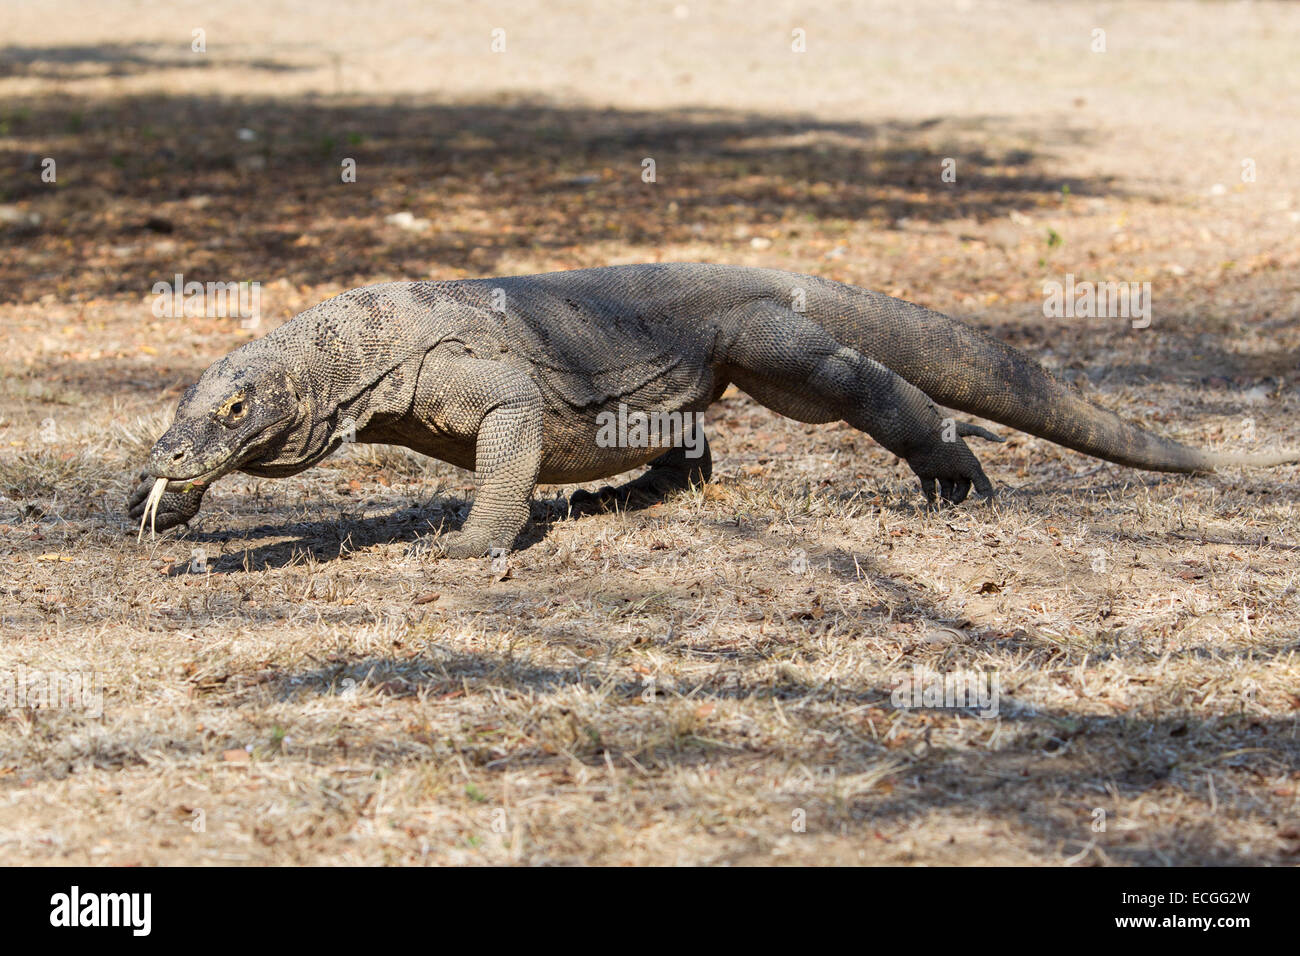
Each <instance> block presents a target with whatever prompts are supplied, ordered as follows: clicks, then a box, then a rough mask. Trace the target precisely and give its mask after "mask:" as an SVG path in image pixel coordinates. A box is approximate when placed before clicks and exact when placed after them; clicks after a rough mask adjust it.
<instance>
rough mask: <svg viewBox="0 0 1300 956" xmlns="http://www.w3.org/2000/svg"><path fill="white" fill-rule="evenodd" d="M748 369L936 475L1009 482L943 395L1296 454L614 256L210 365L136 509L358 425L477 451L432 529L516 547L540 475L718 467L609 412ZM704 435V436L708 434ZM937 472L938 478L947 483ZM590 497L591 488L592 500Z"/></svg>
mask: <svg viewBox="0 0 1300 956" xmlns="http://www.w3.org/2000/svg"><path fill="white" fill-rule="evenodd" d="M731 382H734V383H735V384H736V385H737V386H738V387H739V388H741V389H743V390H744V391H746V392H748V393H749V394H750V395H751V396H753V397H754V398H755V399H756V400H758V401H759V402H761V403H762V404H764V405H766V406H767V407H769V408H771V409H774V410H775V411H778V412H780V413H781V414H783V415H787V416H789V417H791V418H795V419H797V420H799V421H803V422H813V423H822V422H831V421H838V420H843V421H846V422H848V423H849V424H851V425H853V426H854V427H855V428H858V429H861V430H862V431H864V432H866V433H868V434H869V435H871V436H872V437H873V438H874V439H876V441H878V442H879V443H880V444H881V445H883V446H884V447H885V448H887V449H889V450H890V451H892V452H893V453H894V454H896V455H898V456H899V457H900V458H903V459H904V460H905V461H907V463H908V464H909V465H910V466H911V468H912V470H913V471H914V472H915V473H916V474H917V476H918V477H919V478H920V480H921V487H922V490H923V491H924V493H925V495H926V497H927V498H928V499H929V500H930V501H931V502H933V501H934V500H935V497H936V491H937V493H938V494H939V495H941V496H942V497H943V498H944V499H945V500H947V501H950V502H953V503H958V502H960V501H962V500H963V499H964V498H965V497H966V496H967V494H968V493H969V492H970V489H971V488H972V486H973V487H974V489H975V490H976V492H978V493H979V494H980V495H982V496H984V497H986V498H987V497H991V496H992V494H993V487H992V485H991V484H990V482H989V480H988V478H987V477H986V476H985V475H984V472H983V470H982V469H981V468H980V465H979V462H978V461H976V459H975V456H974V455H973V454H972V453H971V452H970V450H969V449H968V448H967V447H966V444H965V442H963V441H962V437H963V436H971V435H976V436H979V437H982V438H988V439H993V440H998V439H996V437H995V436H993V435H991V434H990V433H989V432H987V431H985V430H984V429H981V428H977V427H975V426H972V425H966V424H957V425H951V424H950V425H949V427H945V421H944V419H943V415H942V413H941V412H940V411H939V409H938V408H937V407H936V404H935V403H936V402H937V403H939V404H942V405H944V406H948V407H951V408H956V409H960V410H961V411H964V412H968V413H971V414H974V415H978V416H980V417H983V418H987V419H991V420H993V421H997V422H1001V423H1002V424H1005V425H1009V426H1011V427H1014V428H1018V429H1021V430H1023V431H1027V432H1030V433H1032V434H1034V435H1038V436H1039V437H1042V438H1046V439H1048V440H1050V441H1054V442H1057V443H1058V444H1061V445H1065V446H1066V447H1069V448H1073V449H1075V450H1077V451H1081V452H1083V453H1085V454H1088V455H1092V456H1094V457H1097V458H1103V459H1106V460H1107V461H1113V462H1118V463H1120V464H1124V465H1131V466H1133V467H1136V468H1145V469H1150V470H1157V471H1178V472H1200V471H1211V470H1213V469H1214V468H1216V467H1220V466H1223V465H1231V464H1247V465H1272V464H1281V463H1283V462H1290V461H1296V460H1297V458H1298V457H1300V456H1298V455H1297V454H1296V453H1289V452H1288V453H1283V454H1277V455H1257V456H1230V455H1221V454H1215V453H1212V452H1207V451H1201V450H1198V449H1195V448H1190V447H1188V446H1186V445H1181V444H1179V443H1177V442H1174V441H1170V440H1168V439H1165V438H1161V437H1160V436H1158V435H1155V434H1153V433H1151V432H1148V431H1146V430H1144V429H1142V428H1139V427H1137V426H1135V425H1132V424H1129V423H1127V422H1124V421H1123V420H1121V419H1120V418H1118V417H1117V416H1115V415H1114V414H1112V413H1110V412H1108V411H1105V410H1104V409H1101V408H1098V407H1096V406H1094V405H1092V404H1090V403H1088V402H1086V401H1084V400H1083V399H1082V398H1080V397H1079V396H1077V395H1076V394H1075V393H1073V392H1072V391H1070V390H1069V389H1068V388H1066V387H1065V386H1064V385H1062V384H1061V383H1060V382H1058V381H1057V380H1056V379H1054V378H1053V377H1052V376H1051V375H1050V374H1049V373H1048V372H1047V371H1046V370H1045V369H1044V368H1043V367H1042V366H1040V365H1039V364H1038V363H1037V362H1035V361H1034V360H1033V359H1031V358H1030V357H1029V356H1027V355H1025V354H1023V353H1021V352H1019V351H1017V350H1015V349H1013V348H1011V347H1010V346H1007V345H1005V344H1003V343H1001V342H999V341H997V340H996V339H993V338H990V337H989V336H987V335H984V334H983V333H981V332H979V331H977V330H975V329H972V328H970V327H968V326H965V325H963V324H961V323H960V322H957V321H956V320H954V319H950V318H948V317H947V316H943V315H940V314H938V313H935V312H931V311H929V310H927V309H924V308H922V307H920V306H917V305H913V304H911V303H908V302H903V301H901V300H899V299H893V298H890V297H889V296H885V295H881V294H879V293H875V292H868V291H866V290H863V289H858V288H855V287H853V286H847V285H842V284H840V283H836V282H830V281H828V280H826V279H818V278H815V277H813V276H805V275H797V274H794V273H787V272H777V271H772V270H765V269H748V268H740V267H734V266H715V265H705V264H699V263H674V264H665V265H639V266H611V267H608V268H603V269H583V270H578V271H573V272H556V273H549V274H546V275H536V276H515V277H511V278H502V279H475V280H464V281H459V282H398V283H390V284H387V285H376V286H367V287H365V288H361V289H354V290H352V291H349V292H345V293H343V294H342V295H339V296H336V297H334V298H333V299H329V300H327V301H325V302H322V303H320V304H319V305H316V306H314V307H312V308H310V309H308V310H307V311H305V312H303V313H302V314H300V315H298V316H296V317H295V318H294V319H292V320H291V321H289V322H287V323H285V324H284V325H283V326H281V327H280V328H278V329H276V330H275V331H273V332H271V333H270V334H269V335H267V336H265V337H264V338H262V339H259V340H257V341H254V342H250V343H248V344H247V345H244V346H243V347H242V348H239V349H237V350H236V351H234V352H232V353H231V354H230V355H227V356H226V357H225V358H223V359H221V360H220V361H218V362H216V363H215V364H213V365H212V367H211V368H209V369H208V370H207V371H206V372H204V373H203V376H202V377H201V378H200V379H199V381H198V382H197V383H196V384H195V385H194V386H193V387H192V388H190V389H189V391H187V392H186V393H185V395H184V397H183V398H182V399H181V401H180V405H179V406H178V408H177V411H176V419H175V422H174V423H173V425H172V426H171V427H170V428H169V429H168V430H167V432H166V434H164V435H163V436H162V438H160V439H159V440H158V442H157V444H156V445H155V446H154V447H153V449H152V451H151V452H150V454H149V458H148V461H147V462H146V463H145V467H144V470H143V472H142V473H141V475H140V482H139V484H138V485H137V487H136V488H135V490H134V491H133V492H132V495H131V498H130V501H129V502H128V510H129V513H130V515H131V516H132V517H133V518H143V517H144V511H145V506H146V503H147V499H148V497H149V493H150V489H151V487H152V486H153V485H154V483H155V482H156V480H157V479H159V478H163V479H166V480H167V484H166V485H165V491H161V492H160V493H161V498H160V501H159V504H158V510H157V513H156V515H155V516H154V518H155V525H156V527H157V528H159V529H163V528H168V527H172V526H174V525H178V524H183V523H184V522H186V521H188V520H189V519H190V518H192V517H193V516H194V515H195V514H197V513H198V510H199V505H200V503H201V500H202V496H203V493H204V491H205V490H206V489H207V487H208V486H210V485H211V483H212V482H213V481H215V480H216V479H217V478H219V477H221V476H222V475H224V474H226V473H228V472H231V471H236V470H238V471H243V472H246V473H248V474H253V475H262V476H268V477H279V476H283V475H291V474H296V473H297V472H300V471H302V470H304V469H306V468H309V467H311V466H312V465H314V464H316V463H317V462H319V461H320V460H322V459H323V458H325V457H326V456H327V455H329V454H330V453H331V452H332V451H333V450H334V449H335V448H337V447H338V445H339V444H340V443H341V442H342V441H344V440H345V439H348V438H351V437H352V436H355V440H356V441H362V442H380V443H386V444H395V445H404V446H406V447H407V448H411V449H413V450H415V451H418V452H421V453H423V454H426V455H430V456H432V457H434V458H439V459H442V460H444V461H448V462H451V463H452V464H455V465H459V466H460V467H463V468H467V469H473V470H475V472H476V476H477V478H478V483H479V484H478V493H477V495H476V496H475V504H474V506H473V508H472V509H471V512H470V515H469V518H468V519H467V521H466V522H465V526H464V528H463V529H462V530H461V531H459V532H455V533H452V534H447V535H442V536H440V537H438V538H436V539H431V540H429V541H427V542H424V543H423V544H422V546H421V547H420V548H419V549H417V550H425V551H428V552H430V553H433V554H439V555H445V556H450V557H474V556H481V555H483V554H486V553H487V552H488V551H489V550H490V549H492V548H509V547H511V546H512V545H513V544H514V541H515V538H516V537H517V536H518V534H519V532H520V531H521V530H522V528H523V526H524V523H525V522H526V520H527V518H528V501H529V498H530V496H531V495H532V492H533V488H534V486H535V485H536V484H537V483H538V482H544V483H554V484H561V483H573V482H583V481H591V480H595V479H598V478H604V477H608V476H611V475H616V474H619V473H620V472H624V471H627V470H629V469H632V468H636V467H638V466H641V465H645V464H647V463H650V464H651V466H652V467H651V469H650V471H649V472H648V473H647V474H645V475H643V476H642V477H641V478H639V479H637V480H636V481H633V482H630V483H628V484H627V485H624V486H623V487H621V488H616V489H615V488H606V489H603V491H602V492H599V493H597V495H596V497H597V498H601V499H608V498H610V497H614V498H619V499H626V498H628V497H630V496H633V495H637V494H643V493H648V494H661V493H663V492H664V491H666V490H670V489H672V488H679V487H684V486H686V485H689V484H693V483H700V482H703V481H707V480H708V478H709V475H710V473H711V470H712V466H711V459H710V458H709V456H708V452H707V447H708V446H707V443H704V444H703V455H702V456H701V457H698V458H691V457H689V456H687V455H686V454H685V453H684V451H683V449H680V448H679V449H671V450H669V451H664V449H663V448H654V447H651V448H646V447H602V444H603V443H598V442H597V434H598V432H599V427H600V421H599V420H598V417H597V416H598V415H600V414H601V413H602V412H605V413H615V414H617V411H618V408H619V405H620V403H621V404H623V405H624V406H626V408H627V409H631V410H633V411H643V412H647V413H650V412H697V413H698V412H701V411H703V410H704V409H705V408H707V407H708V406H709V405H710V404H712V403H713V402H714V401H715V400H716V399H717V398H718V397H719V396H720V395H721V394H722V392H723V390H724V389H725V388H726V387H727V385H728V383H731ZM701 438H702V435H701ZM936 486H937V488H936ZM577 497H578V496H575V499H576V498H577Z"/></svg>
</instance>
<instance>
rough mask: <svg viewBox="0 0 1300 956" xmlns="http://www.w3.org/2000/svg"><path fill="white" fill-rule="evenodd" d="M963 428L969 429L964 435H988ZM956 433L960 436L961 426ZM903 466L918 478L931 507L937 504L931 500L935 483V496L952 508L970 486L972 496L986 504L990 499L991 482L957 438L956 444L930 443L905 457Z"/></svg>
mask: <svg viewBox="0 0 1300 956" xmlns="http://www.w3.org/2000/svg"><path fill="white" fill-rule="evenodd" d="M965 427H966V428H968V429H973V430H972V431H969V432H965V434H971V435H979V437H981V438H984V437H986V435H991V434H992V433H991V432H987V433H985V432H984V429H982V428H979V427H978V426H976V425H967V426H965ZM958 434H963V432H962V427H961V426H958ZM995 440H1000V439H995ZM907 464H908V466H909V467H910V468H911V469H912V471H914V472H915V473H916V477H918V478H920V479H921V491H922V493H924V494H925V500H926V501H928V502H929V503H930V504H931V506H936V505H937V504H938V502H937V501H936V498H935V485H936V484H937V485H938V489H939V496H940V497H942V499H943V500H944V501H947V502H949V503H950V504H954V505H956V504H961V502H963V501H965V500H966V496H967V495H968V494H970V490H971V486H972V485H973V486H974V488H975V491H976V493H977V494H979V495H980V496H981V497H982V498H984V499H985V500H986V501H988V500H991V499H992V498H993V494H994V492H993V483H992V482H990V481H989V479H988V476H987V475H985V474H984V469H983V468H981V467H980V463H979V460H978V459H976V457H975V455H974V454H973V453H972V452H971V450H970V449H969V448H967V447H966V443H965V442H964V441H962V440H961V439H960V438H958V439H957V440H956V441H935V442H932V443H931V444H929V445H928V446H926V447H925V448H922V449H920V450H919V451H916V452H914V453H913V454H911V455H908V456H907Z"/></svg>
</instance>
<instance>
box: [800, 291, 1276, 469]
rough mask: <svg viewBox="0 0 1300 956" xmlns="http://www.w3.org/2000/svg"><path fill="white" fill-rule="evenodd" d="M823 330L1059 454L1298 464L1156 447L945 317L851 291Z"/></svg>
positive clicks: (1160, 443) (1194, 465)
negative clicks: (849, 300) (849, 302)
mask: <svg viewBox="0 0 1300 956" xmlns="http://www.w3.org/2000/svg"><path fill="white" fill-rule="evenodd" d="M854 291H855V292H857V293H858V295H857V296H855V297H854V304H855V307H853V308H851V309H849V310H846V311H845V312H844V313H839V314H835V315H833V317H830V318H829V320H828V321H826V322H825V323H824V327H825V328H826V329H827V330H828V331H830V332H831V334H832V335H834V336H836V337H837V338H839V339H840V341H842V342H843V343H844V344H845V345H848V346H850V347H852V348H855V349H857V350H858V351H860V352H862V353H863V354H865V355H869V356H870V357H871V358H873V359H875V360H876V361H878V362H880V364H882V365H884V366H886V367H887V368H889V369H891V370H892V371H893V372H895V373H896V374H898V375H900V376H902V377H903V378H904V379H906V380H907V381H909V382H911V383H912V384H913V385H915V386H916V387H917V388H919V389H920V390H921V391H923V392H925V393H926V394H927V395H929V396H930V398H931V399H933V400H934V401H935V402H937V403H938V404H940V405H945V406H947V407H949V408H955V409H958V410H960V411H963V412H966V413H968V414H971V415H978V416H980V417H981V418H987V419H989V420H991V421H995V422H999V423H1000V424H1003V425H1007V426H1010V427H1011V428H1015V429H1018V430H1020V431H1024V432H1028V433H1029V434H1031V435H1037V436H1038V437H1039V438H1045V439H1047V440H1048V441H1051V442H1055V443H1056V444H1058V445H1064V446H1065V447H1066V448H1072V449H1074V450H1075V451H1080V452H1083V453H1084V454H1085V455H1091V456H1093V457H1094V458H1101V459H1104V460H1106V461H1112V462H1115V463H1117V464H1121V465H1128V466H1130V467H1133V468H1142V469H1145V470H1148V471H1173V472H1184V473H1194V472H1209V471H1214V470H1215V469H1217V468H1224V467H1231V466H1235V465H1245V466H1250V467H1270V466H1273V465H1281V464H1286V463H1288V462H1294V461H1300V451H1295V450H1293V451H1283V452H1276V453H1264V454H1230V453H1223V452H1215V451H1207V450H1204V449H1200V448H1193V447H1191V446H1189V445H1184V444H1182V443H1181V442H1176V441H1173V440H1172V439H1169V438H1164V437H1162V436H1160V435H1157V434H1155V433H1154V432H1149V431H1147V430H1146V429H1145V428H1141V427H1139V426H1137V425H1134V424H1132V423H1130V422H1126V421H1124V420H1123V419H1122V418H1120V417H1119V416H1118V415H1116V414H1114V413H1113V412H1110V411H1107V410H1106V409H1104V408H1101V407H1099V406H1097V405H1094V404H1092V403H1091V402H1089V401H1087V400H1086V399H1084V398H1082V397H1081V396H1079V395H1078V394H1076V393H1075V392H1074V390H1073V389H1071V388H1069V387H1068V386H1066V385H1065V384H1063V383H1062V382H1060V381H1059V380H1057V379H1056V378H1055V377H1054V376H1053V375H1052V374H1051V373H1050V372H1048V371H1047V369H1045V368H1043V366H1042V365H1040V364H1039V363H1038V362H1036V361H1035V360H1034V359H1032V358H1030V357H1029V356H1028V355H1026V354H1025V353H1023V352H1021V351H1019V350H1018V349H1014V348H1012V347H1011V346H1009V345H1007V344H1006V343H1005V342H1000V341H998V340H997V339H995V338H993V337H992V336H989V335H986V334H985V333H983V332H981V331H979V330H978V329H975V328H972V327H970V326H968V325H965V324H964V323H961V322H958V321H957V320H956V319H952V318H950V317H949V316H946V315H942V314H941V313H938V312H932V311H930V310H929V309H926V308H923V307H921V306H918V305H913V304H912V303H910V302H904V301H903V300H901V299H895V298H892V297H890V296H886V295H882V294H880V293H876V292H867V291H866V290H854Z"/></svg>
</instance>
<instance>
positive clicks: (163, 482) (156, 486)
mask: <svg viewBox="0 0 1300 956" xmlns="http://www.w3.org/2000/svg"><path fill="white" fill-rule="evenodd" d="M166 490H167V479H166V478H159V479H158V480H157V481H155V482H154V483H153V487H152V488H150V489H149V497H148V498H146V499H145V502H144V513H143V514H142V515H140V533H139V534H138V535H136V537H135V540H136V541H137V542H139V541H143V540H144V523H145V522H146V521H148V522H149V537H150V538H155V537H157V536H158V530H157V520H158V506H159V505H160V504H161V503H162V497H163V492H164V491H166Z"/></svg>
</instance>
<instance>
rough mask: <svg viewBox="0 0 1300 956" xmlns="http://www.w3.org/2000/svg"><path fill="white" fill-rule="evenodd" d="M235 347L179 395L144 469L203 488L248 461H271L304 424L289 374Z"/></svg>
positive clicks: (267, 359)
mask: <svg viewBox="0 0 1300 956" xmlns="http://www.w3.org/2000/svg"><path fill="white" fill-rule="evenodd" d="M243 352H244V349H239V350H237V351H235V352H233V353H231V354H230V355H228V356H226V357H225V358H223V359H221V360H220V361H219V362H217V363H216V364H214V365H212V366H211V367H210V368H209V369H208V370H207V371H206V372H204V373H203V375H202V377H200V378H199V380H198V382H196V383H195V384H194V385H193V386H191V387H190V389H189V390H188V391H187V392H186V393H185V394H184V395H183V396H182V397H181V400H180V404H179V405H178V406H177V408H176V418H175V420H174V421H173V422H172V425H171V427H170V428H168V429H167V431H166V432H165V433H164V434H163V436H162V437H161V438H159V439H158V441H157V442H156V443H155V444H154V446H153V449H152V450H151V451H150V452H149V459H148V461H147V462H146V463H145V471H146V472H148V473H149V474H150V475H153V476H154V477H155V478H165V479H167V480H168V482H182V483H184V484H186V485H188V486H192V487H201V486H203V485H207V484H210V483H211V482H213V481H215V480H216V479H217V478H220V477H221V476H222V475H224V474H226V473H228V472H231V471H234V470H235V469H237V468H239V467H240V466H241V465H243V464H245V463H247V462H253V461H257V460H259V459H264V458H268V457H274V456H275V455H276V454H277V453H278V452H279V450H280V449H281V448H282V446H284V444H285V443H286V442H287V441H288V440H289V438H290V436H291V434H292V433H293V432H294V430H295V427H296V426H297V424H298V423H299V422H300V421H301V420H302V417H303V416H302V410H303V406H304V402H303V399H302V395H301V393H300V390H299V389H298V387H297V386H296V385H295V384H294V381H293V379H292V377H291V376H290V375H289V373H288V371H287V370H286V369H285V368H284V367H283V366H282V365H281V364H280V363H278V362H276V361H274V360H273V359H271V358H270V357H268V356H265V354H263V355H262V356H257V358H259V359H261V360H260V361H254V360H253V359H254V356H253V355H250V354H243V355H241V353H243Z"/></svg>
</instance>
